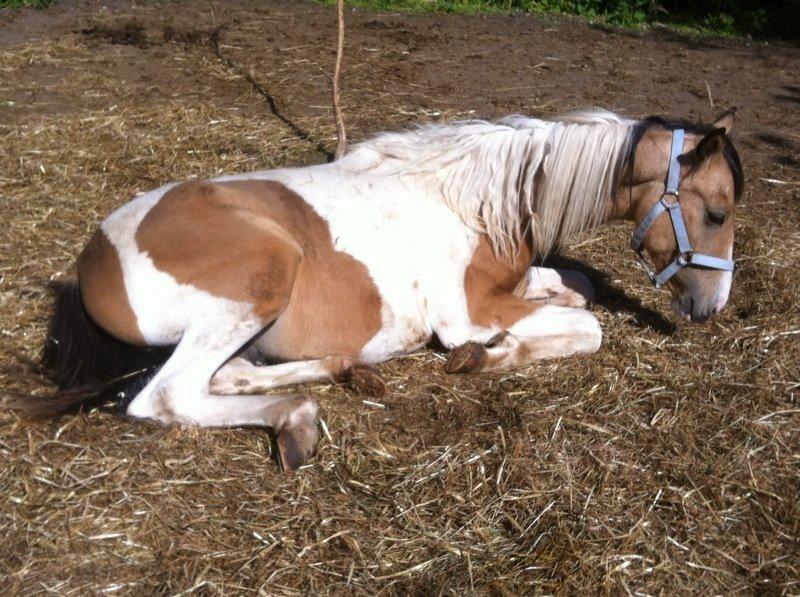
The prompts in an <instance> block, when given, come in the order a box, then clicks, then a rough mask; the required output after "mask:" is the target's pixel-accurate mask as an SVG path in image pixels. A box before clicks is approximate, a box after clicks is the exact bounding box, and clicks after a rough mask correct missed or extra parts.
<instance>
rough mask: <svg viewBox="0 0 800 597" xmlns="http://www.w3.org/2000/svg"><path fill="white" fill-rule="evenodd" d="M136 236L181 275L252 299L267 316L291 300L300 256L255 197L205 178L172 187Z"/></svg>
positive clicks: (163, 265)
mask: <svg viewBox="0 0 800 597" xmlns="http://www.w3.org/2000/svg"><path fill="white" fill-rule="evenodd" d="M136 242H137V244H138V246H139V249H140V250H141V251H143V252H146V253H147V254H148V255H149V256H150V258H151V259H152V260H153V263H154V265H155V267H156V268H157V269H159V270H160V271H163V272H166V273H168V274H169V275H171V276H172V277H173V278H175V280H176V281H177V282H179V283H181V284H188V285H191V286H194V287H195V288H199V289H200V290H204V291H206V292H208V293H210V294H213V295H214V296H218V297H222V298H226V299H230V300H233V301H239V302H246V303H250V304H251V305H252V306H253V311H254V312H255V314H256V316H257V317H259V318H260V319H261V320H262V321H263V322H264V323H265V324H266V323H269V321H271V320H272V319H273V318H274V317H275V315H276V314H277V313H279V312H280V311H281V310H282V309H283V308H284V307H285V306H286V305H287V304H288V302H289V296H290V294H291V290H292V284H293V282H294V275H295V271H296V269H297V264H298V263H299V262H300V259H301V257H302V251H301V250H300V248H299V247H298V245H297V243H295V242H294V241H293V240H292V238H291V236H290V235H289V234H288V233H287V232H286V231H285V230H283V229H282V228H281V227H280V226H279V225H278V224H276V223H275V222H274V221H273V220H271V219H270V218H269V216H268V214H267V213H266V212H265V210H264V209H263V208H261V207H260V206H258V205H257V204H255V202H254V201H253V200H252V199H251V198H249V197H247V196H243V194H242V193H239V192H236V191H233V190H231V189H225V188H223V187H220V186H219V185H214V184H211V183H207V182H195V181H192V182H186V183H183V184H181V185H178V186H176V187H175V188H173V189H170V190H169V191H168V192H167V193H166V194H165V195H164V196H163V197H162V198H161V200H160V201H159V202H158V203H157V204H156V205H155V206H154V207H153V208H152V209H151V210H150V211H149V212H148V213H147V215H146V216H145V217H144V219H143V220H142V222H141V224H140V225H139V228H138V230H137V231H136Z"/></svg>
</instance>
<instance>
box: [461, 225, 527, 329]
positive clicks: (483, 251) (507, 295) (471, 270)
mask: <svg viewBox="0 0 800 597" xmlns="http://www.w3.org/2000/svg"><path fill="white" fill-rule="evenodd" d="M531 258H532V249H531V245H530V242H529V241H528V242H526V243H525V244H524V245H522V247H521V249H520V251H519V253H518V254H517V256H516V257H515V259H514V262H513V263H512V264H510V265H509V264H506V263H504V262H503V261H502V260H501V259H500V258H498V257H497V255H495V253H494V251H493V250H492V247H491V244H490V243H489V239H488V238H487V237H486V236H485V235H481V237H480V239H479V241H478V246H477V248H476V249H475V253H473V255H472V260H471V261H470V263H469V265H468V266H467V269H466V271H465V272H464V291H465V292H466V295H467V310H468V312H469V318H470V320H471V321H472V323H474V324H475V325H479V326H483V327H500V328H501V329H508V328H509V327H510V326H511V325H512V324H514V323H516V322H517V321H519V320H520V319H522V318H523V317H526V316H527V315H530V314H531V313H532V312H533V311H535V310H536V309H537V308H538V306H537V305H536V304H534V303H531V302H530V301H526V300H525V299H523V298H520V297H519V296H518V294H519V289H520V284H521V281H523V280H526V279H527V273H528V269H529V268H530V266H531Z"/></svg>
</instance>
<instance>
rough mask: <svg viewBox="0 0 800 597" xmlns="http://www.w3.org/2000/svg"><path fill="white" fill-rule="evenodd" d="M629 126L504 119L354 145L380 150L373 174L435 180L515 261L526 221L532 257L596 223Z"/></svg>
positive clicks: (574, 116) (595, 117)
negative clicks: (383, 173)
mask: <svg viewBox="0 0 800 597" xmlns="http://www.w3.org/2000/svg"><path fill="white" fill-rule="evenodd" d="M634 125H635V122H634V121H630V120H624V119H622V118H621V117H619V116H617V115H616V114H613V113H611V112H606V111H602V110H592V111H585V112H575V113H571V114H568V115H566V116H563V117H561V118H559V119H558V120H553V121H544V120H537V119H533V118H526V117H524V116H510V117H507V118H504V119H502V120H500V121H498V122H496V123H489V122H485V121H465V122H456V123H452V124H428V125H424V126H421V127H419V128H417V129H414V130H411V131H406V132H401V133H382V134H380V135H378V136H377V137H375V138H373V139H371V140H368V141H366V142H364V143H362V144H361V145H359V146H358V147H361V148H367V149H371V150H373V151H376V152H378V153H379V154H380V155H381V158H382V159H381V160H380V163H379V164H378V165H377V166H376V168H379V169H381V170H383V171H386V172H387V173H395V174H412V175H421V176H426V177H429V178H432V179H434V180H435V181H437V182H438V183H439V184H440V185H441V194H442V199H443V200H444V202H445V203H446V204H447V205H448V206H450V208H451V209H453V210H454V211H455V212H456V213H457V214H459V216H460V217H461V218H462V220H463V221H464V222H465V223H466V224H467V225H469V226H471V227H473V228H474V229H476V230H478V231H480V232H483V233H486V234H487V235H488V237H489V240H490V242H491V243H492V246H493V248H494V250H495V252H496V253H497V255H498V256H499V257H501V258H502V259H505V260H507V261H511V260H513V258H514V256H515V255H516V254H517V252H518V249H519V247H520V243H522V242H523V239H524V237H525V234H526V233H527V229H523V222H524V221H525V220H526V219H527V216H528V215H530V216H531V222H532V228H533V243H534V251H535V252H536V254H538V255H546V254H547V252H548V251H550V250H551V249H552V248H553V247H554V246H556V245H558V244H559V243H561V242H562V241H565V240H566V239H567V238H568V237H569V236H571V235H573V234H575V233H578V232H581V231H583V230H586V229H589V228H592V227H594V226H596V225H597V224H598V223H599V221H600V219H601V218H602V216H603V210H604V208H605V202H606V201H607V200H608V199H609V198H610V196H611V194H612V193H613V192H614V185H615V184H616V181H617V177H618V175H619V173H620V170H621V168H622V166H623V165H624V161H625V158H626V156H627V152H628V147H629V144H630V139H631V133H632V130H633V126H634Z"/></svg>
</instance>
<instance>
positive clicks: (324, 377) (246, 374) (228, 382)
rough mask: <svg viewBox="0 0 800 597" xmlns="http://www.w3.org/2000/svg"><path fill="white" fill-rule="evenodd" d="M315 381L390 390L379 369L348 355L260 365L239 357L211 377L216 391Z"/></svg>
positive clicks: (375, 393) (248, 391)
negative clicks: (387, 388)
mask: <svg viewBox="0 0 800 597" xmlns="http://www.w3.org/2000/svg"><path fill="white" fill-rule="evenodd" d="M314 381H331V382H336V383H346V384H348V385H350V386H351V387H352V388H353V389H355V390H358V391H360V392H363V393H365V394H370V395H372V396H382V395H383V394H385V393H386V385H385V384H384V382H383V380H382V379H381V376H380V374H379V372H378V370H377V369H376V368H375V367H373V366H371V365H367V364H364V363H359V362H358V361H356V360H354V359H351V358H348V357H327V358H324V359H316V360H308V361H292V362H288V363H280V364H278V365H269V366H256V365H254V364H253V363H251V362H250V361H248V360H246V359H244V358H242V357H237V358H235V359H232V360H230V361H228V362H227V363H225V365H223V366H222V367H221V368H220V369H219V371H217V372H216V373H215V374H214V377H213V379H212V380H211V391H212V392H213V393H214V394H224V395H239V394H260V393H262V392H266V391H268V390H271V389H273V388H278V387H281V386H287V385H290V384H297V383H307V382H314Z"/></svg>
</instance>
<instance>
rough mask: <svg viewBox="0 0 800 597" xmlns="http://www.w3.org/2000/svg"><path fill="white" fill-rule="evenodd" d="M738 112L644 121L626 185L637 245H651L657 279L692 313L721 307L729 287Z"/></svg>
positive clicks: (738, 180) (699, 317) (703, 315)
mask: <svg viewBox="0 0 800 597" xmlns="http://www.w3.org/2000/svg"><path fill="white" fill-rule="evenodd" d="M734 115H735V111H733V110H731V111H728V112H726V113H725V114H723V115H722V116H720V117H719V118H718V119H717V120H716V121H715V122H714V124H712V125H700V126H698V125H689V124H687V123H674V122H668V121H664V120H661V119H658V118H651V119H647V120H645V121H643V122H642V125H641V129H640V132H639V136H638V138H636V139H635V141H634V145H633V147H632V154H631V160H630V162H629V164H630V167H629V168H628V171H627V173H626V175H625V177H624V179H623V181H622V185H621V189H620V191H621V193H620V196H619V199H621V200H622V201H623V202H624V204H625V206H626V210H625V211H626V213H627V215H628V217H629V218H630V219H632V220H633V221H634V222H636V223H637V224H638V227H637V229H636V232H635V233H634V237H633V240H632V246H633V248H634V249H635V250H637V252H639V253H640V254H641V253H642V252H646V253H647V255H648V256H649V257H650V260H651V261H652V263H653V265H654V266H655V271H653V272H649V273H650V275H651V278H652V279H653V282H654V284H655V285H656V287H661V286H664V287H666V288H669V290H670V292H671V293H672V296H673V299H674V301H673V306H674V307H675V309H676V311H677V312H678V313H679V314H680V315H681V316H682V317H684V318H685V319H687V320H690V321H705V320H707V319H708V318H709V317H711V316H712V315H714V314H715V313H718V312H719V311H721V310H722V308H723V307H724V306H725V303H727V301H728V295H729V293H730V289H731V281H732V276H733V273H732V269H733V261H732V259H733V229H734V226H733V213H734V201H735V199H736V198H737V197H738V196H739V194H740V193H741V191H742V185H743V177H742V169H741V164H740V162H739V158H738V156H737V154H736V150H735V149H734V148H733V145H732V144H731V142H730V140H729V139H728V137H727V133H728V132H730V130H731V128H732V126H733V121H734ZM625 195H627V196H626V197H624V198H623V196H625Z"/></svg>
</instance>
